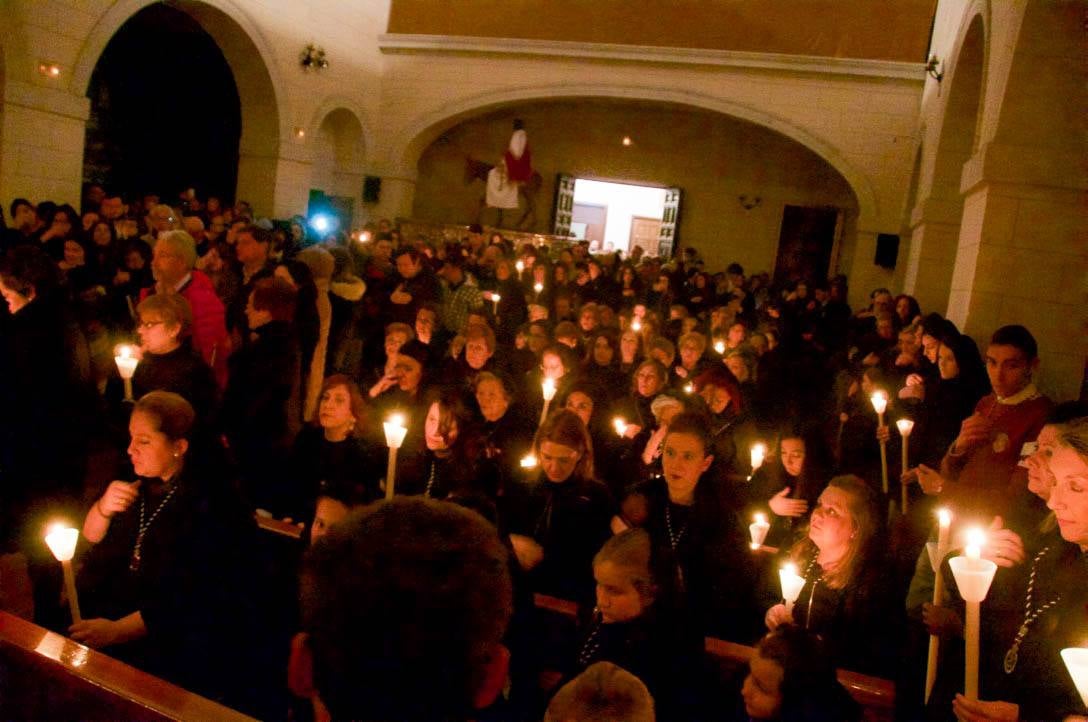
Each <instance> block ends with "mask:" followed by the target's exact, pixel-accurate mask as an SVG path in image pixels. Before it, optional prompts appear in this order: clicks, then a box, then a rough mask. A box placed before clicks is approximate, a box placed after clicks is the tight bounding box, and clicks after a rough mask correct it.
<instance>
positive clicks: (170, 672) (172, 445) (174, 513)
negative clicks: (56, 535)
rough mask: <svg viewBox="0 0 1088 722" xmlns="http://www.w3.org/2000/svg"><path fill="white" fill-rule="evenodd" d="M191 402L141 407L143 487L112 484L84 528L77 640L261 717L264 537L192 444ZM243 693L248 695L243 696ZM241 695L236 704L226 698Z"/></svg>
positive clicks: (136, 428) (136, 442)
mask: <svg viewBox="0 0 1088 722" xmlns="http://www.w3.org/2000/svg"><path fill="white" fill-rule="evenodd" d="M195 420H196V414H195V412H194V411H193V408H192V406H191V405H190V404H189V402H187V401H186V400H185V399H183V398H182V397H180V396H178V395H177V394H173V393H170V392H166V391H153V392H151V393H149V394H147V395H145V396H143V397H142V398H141V399H139V401H137V402H136V406H135V408H134V409H133V411H132V417H131V419H130V421H129V434H130V435H131V442H130V444H129V447H128V454H129V457H130V459H131V461H132V467H133V470H134V471H135V473H136V480H135V481H132V482H126V481H114V482H112V483H111V484H110V485H109V487H108V488H107V489H106V491H105V493H104V494H103V495H102V496H101V497H100V498H99V499H98V500H96V501H95V503H94V505H93V506H92V507H91V509H90V511H88V512H87V517H86V519H85V520H84V523H83V536H84V537H85V538H86V539H87V541H88V542H90V544H91V545H92V547H91V549H90V550H89V551H88V553H87V555H86V557H85V560H84V564H83V567H82V569H81V570H80V574H79V594H80V601H81V604H82V607H83V616H84V621H82V622H81V623H78V624H74V625H72V627H71V629H70V634H71V636H72V638H73V639H75V640H76V641H78V642H82V643H83V644H86V645H88V646H90V647H95V648H101V649H105V650H106V651H107V652H108V653H109V654H110V655H112V656H116V657H119V658H121V659H123V660H125V661H128V662H130V663H132V664H134V665H136V666H137V667H140V668H142V669H144V670H146V671H148V672H150V673H152V674H155V675H158V676H161V677H164V678H166V679H168V680H170V681H171V682H174V683H175V684H179V685H181V686H183V687H185V688H187V689H190V690H193V691H195V692H197V693H198V694H203V695H205V696H208V697H210V698H212V699H219V700H223V701H225V702H227V703H228V704H235V705H239V704H240V705H242V707H243V708H249V709H252V708H253V703H254V701H255V700H253V699H247V698H246V696H245V693H246V692H249V691H255V690H257V689H259V688H260V687H259V685H260V684H261V683H263V682H258V679H259V675H260V674H262V673H264V672H266V671H267V669H268V667H269V666H270V665H269V663H267V662H262V661H261V658H262V657H263V658H265V659H267V656H266V655H261V654H260V652H261V650H260V645H259V643H258V642H257V640H258V639H259V638H260V626H261V625H260V619H261V614H260V613H259V609H258V608H257V607H256V605H255V604H254V601H255V599H256V596H257V595H256V594H255V593H254V589H255V588H256V587H257V579H256V575H255V573H254V569H255V568H256V565H255V564H254V560H255V559H256V558H257V550H256V543H257V536H256V535H257V529H256V525H255V524H254V521H253V516H252V512H251V510H250V509H249V507H247V506H246V504H244V503H243V501H242V500H241V498H239V497H238V496H237V495H236V494H235V493H234V492H233V491H232V489H233V487H232V485H231V484H229V483H228V482H227V481H226V480H225V479H223V478H222V476H221V474H220V470H221V469H222V468H223V464H222V461H221V460H220V459H216V458H212V457H211V456H209V455H205V453H203V452H205V451H211V447H210V446H208V447H206V448H199V447H200V446H201V445H200V443H199V441H198V440H197V438H196V437H194V435H193V430H194V423H195ZM239 693H241V696H238V695H239ZM231 694H234V695H235V696H233V697H232V696H228V695H231Z"/></svg>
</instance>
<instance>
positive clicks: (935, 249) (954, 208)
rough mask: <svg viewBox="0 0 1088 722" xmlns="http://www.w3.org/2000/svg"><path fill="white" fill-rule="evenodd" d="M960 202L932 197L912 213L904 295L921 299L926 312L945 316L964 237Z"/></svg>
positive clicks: (919, 300) (920, 303) (921, 304)
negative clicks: (961, 234) (961, 239)
mask: <svg viewBox="0 0 1088 722" xmlns="http://www.w3.org/2000/svg"><path fill="white" fill-rule="evenodd" d="M962 214H963V207H962V203H960V202H959V200H954V201H950V200H947V199H943V198H936V197H932V196H931V197H929V198H927V199H925V200H924V201H922V202H921V203H919V204H918V205H917V206H915V208H914V212H913V213H912V214H911V223H910V227H911V234H910V256H909V258H907V259H905V262H906V266H907V268H906V274H905V275H904V276H903V293H907V294H910V295H912V296H914V297H915V298H916V299H918V303H919V305H920V306H921V307H922V310H923V311H925V312H926V313H929V312H930V311H936V312H938V313H940V314H944V313H945V311H946V309H947V308H948V294H949V291H950V289H951V287H952V266H953V264H954V263H955V261H956V244H957V242H958V241H959V235H960V217H961V216H962Z"/></svg>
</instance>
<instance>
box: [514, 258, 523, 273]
mask: <svg viewBox="0 0 1088 722" xmlns="http://www.w3.org/2000/svg"><path fill="white" fill-rule="evenodd" d="M514 268H516V269H518V273H521V272H522V271H524V270H525V262H524V261H518V262H517V263H515V264H514Z"/></svg>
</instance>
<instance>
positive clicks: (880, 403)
mask: <svg viewBox="0 0 1088 722" xmlns="http://www.w3.org/2000/svg"><path fill="white" fill-rule="evenodd" d="M869 401H870V402H872V404H873V410H874V411H876V415H877V420H878V427H879V428H881V429H883V428H884V411H885V409H887V408H888V395H887V394H886V393H884V392H883V391H874V392H873V395H872V396H870V397H869ZM880 480H881V483H882V487H881V488H883V490H884V494H885V495H887V493H888V447H887V445H886V444H885V443H884V441H883V440H881V442H880Z"/></svg>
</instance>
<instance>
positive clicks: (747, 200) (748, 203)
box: [737, 195, 763, 211]
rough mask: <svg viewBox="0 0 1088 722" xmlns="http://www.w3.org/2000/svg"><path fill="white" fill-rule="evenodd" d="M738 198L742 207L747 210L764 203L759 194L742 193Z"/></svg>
mask: <svg viewBox="0 0 1088 722" xmlns="http://www.w3.org/2000/svg"><path fill="white" fill-rule="evenodd" d="M737 200H738V201H740V205H741V207H742V208H743V209H744V210H746V211H750V210H752V209H753V208H757V207H759V205H760V204H761V203H763V199H762V198H760V197H759V196H748V195H740V196H737Z"/></svg>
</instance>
